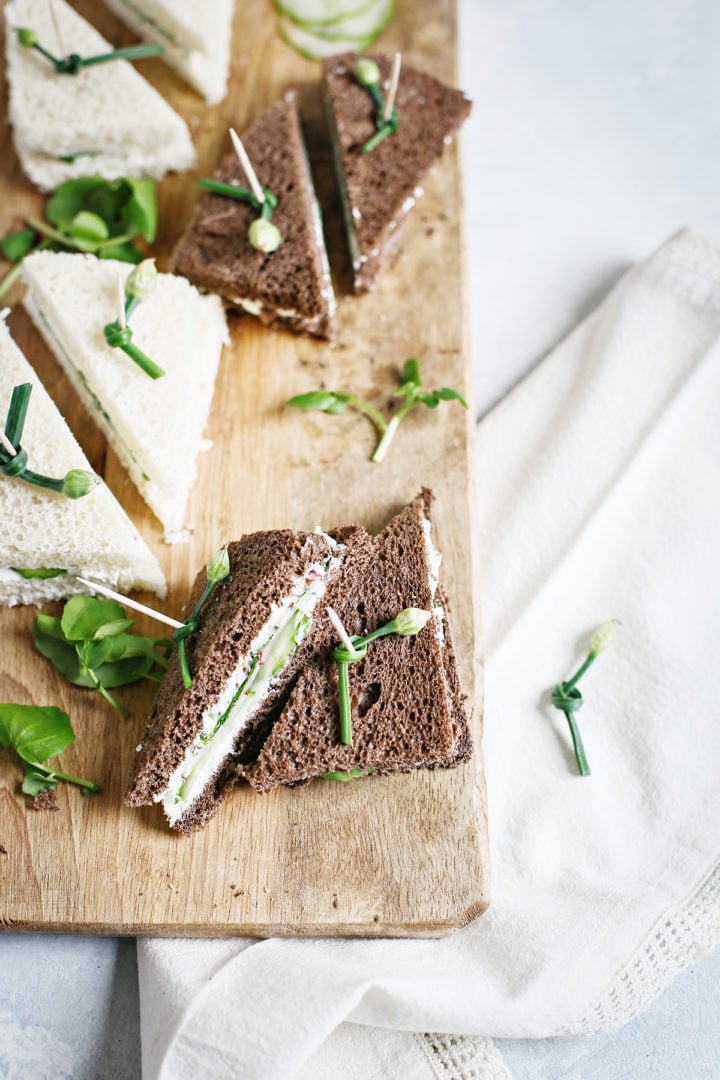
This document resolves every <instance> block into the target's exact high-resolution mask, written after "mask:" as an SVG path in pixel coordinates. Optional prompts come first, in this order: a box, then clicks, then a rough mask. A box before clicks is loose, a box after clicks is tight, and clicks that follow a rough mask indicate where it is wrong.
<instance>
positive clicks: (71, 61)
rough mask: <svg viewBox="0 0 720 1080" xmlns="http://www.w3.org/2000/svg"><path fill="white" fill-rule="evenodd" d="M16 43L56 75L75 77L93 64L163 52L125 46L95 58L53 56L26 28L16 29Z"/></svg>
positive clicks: (159, 47)
mask: <svg viewBox="0 0 720 1080" xmlns="http://www.w3.org/2000/svg"><path fill="white" fill-rule="evenodd" d="M16 33H17V36H18V41H19V42H20V44H21V45H23V46H24V47H25V48H26V49H35V51H36V52H38V53H40V55H41V56H44V57H45V59H46V60H49V61H50V63H51V64H52V65H53V66H54V68H55V71H56V73H57V74H58V75H77V74H78V73H79V72H80V71H82V69H83V68H86V67H92V66H94V65H95V64H106V63H108V61H110V60H145V59H147V58H148V57H150V56H162V54H163V53H164V52H165V47H164V46H163V45H127V46H124V47H123V48H121V49H113V50H112V52H107V53H98V54H97V56H78V54H77V53H70V54H69V55H68V56H62V57H58V56H53V54H52V53H51V52H48V50H47V49H45V48H44V47H43V46H42V45H41V44H40V42H39V41H38V37H37V34H36V33H35V31H34V30H28V29H27V27H24V26H21V27H18V29H17V31H16Z"/></svg>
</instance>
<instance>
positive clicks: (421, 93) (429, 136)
mask: <svg viewBox="0 0 720 1080" xmlns="http://www.w3.org/2000/svg"><path fill="white" fill-rule="evenodd" d="M368 59H370V60H372V61H374V62H375V63H376V64H377V65H378V67H379V69H380V84H379V85H380V88H381V92H382V93H383V95H384V94H385V93H386V87H387V82H388V78H389V75H390V68H391V60H390V58H389V57H387V56H372V57H369V58H368ZM357 60H358V56H357V54H356V53H344V54H342V55H340V56H333V57H331V58H330V59H328V60H326V61H325V62H324V81H323V89H324V94H325V103H326V108H327V114H328V123H329V125H330V134H331V138H332V142H333V151H334V157H335V166H336V170H337V174H338V183H339V185H340V191H341V195H342V200H343V209H344V215H345V227H346V230H347V235H348V242H349V245H350V254H351V257H352V266H353V286H354V291H355V292H356V293H362V292H368V291H369V290H370V289H372V288H373V287H374V285H375V283H376V281H377V277H378V275H379V273H380V271H381V269H382V266H383V264H384V262H385V260H386V258H387V256H388V253H389V251H390V250H391V249H392V247H393V245H394V243H395V242H396V241H397V238H398V234H399V231H400V226H401V225H402V223H403V221H404V219H405V217H406V216H407V214H408V213H409V211H410V210H411V209H412V207H413V206H414V205H415V203H416V202H417V200H418V199H419V198H420V196H421V195H422V194H423V190H422V186H421V185H422V183H423V179H424V177H425V175H426V173H427V172H428V171H429V169H430V168H431V166H432V165H434V164H435V163H436V162H437V161H438V160H439V159H440V158H441V156H442V153H443V150H444V148H445V146H446V145H447V144H448V143H449V142H450V141H451V138H452V136H453V134H454V133H455V131H456V130H457V129H458V128H459V127H460V125H461V124H462V122H463V120H465V119H466V117H467V116H468V114H469V113H470V109H471V107H472V103H471V102H470V101H469V100H468V98H466V97H465V95H464V94H463V93H462V91H460V90H454V89H452V88H451V87H449V86H445V85H444V84H443V83H441V82H439V81H438V80H437V79H434V78H433V77H432V76H431V75H426V74H424V73H423V72H421V71H416V70H415V69H414V68H410V67H407V66H406V65H405V64H403V66H402V70H401V73H400V80H399V83H398V90H397V97H396V110H397V115H398V129H397V131H396V132H395V134H394V135H390V136H388V137H387V138H385V139H383V141H382V142H381V143H380V144H379V145H378V146H376V147H375V149H373V150H371V151H370V152H369V153H364V152H363V146H364V145H365V143H366V142H367V140H368V139H369V138H370V137H371V136H372V135H373V134H374V133H375V131H376V124H375V118H376V115H377V107H376V105H375V103H374V101H373V99H372V97H371V96H370V93H369V92H368V90H367V88H365V87H363V86H361V85H360V83H359V82H358V80H357V78H356V77H355V64H356V62H357Z"/></svg>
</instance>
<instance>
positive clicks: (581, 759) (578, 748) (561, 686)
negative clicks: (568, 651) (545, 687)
mask: <svg viewBox="0 0 720 1080" xmlns="http://www.w3.org/2000/svg"><path fill="white" fill-rule="evenodd" d="M616 626H617V623H616V621H615V619H608V620H607V621H606V622H604V623H602V624H601V625H600V626H599V627H598V628H597V630H596V631H595V633H594V634H593V636H592V639H591V641H590V651H589V652H588V654H587V656H586V657H585V659H584V660H583V662H582V664H581V665H580V667H579V668H578V669H577V671H576V672H575V674H574V675H573V676H572V678H571V679H568V680H567V681H566V682H561V683H558V684H557V685H556V686H555V687H553V691H552V696H551V701H552V703H553V705H554V706H555V708H556V709H559V710H560V711H561V712H562V713H564V715H565V719H566V720H567V722H568V726H569V728H570V735H571V737H572V743H573V749H574V751H575V760H576V761H577V765H578V769H579V771H580V775H581V776H590V766H589V764H588V760H587V756H586V754H585V747H584V746H583V741H582V737H581V735H580V730H579V728H578V726H577V723H576V721H575V713H576V712H577V710H578V709H579V708H580V707H581V706H582V704H583V696H582V694H581V693H580V691H579V690H578V688H577V684H578V682H579V681H580V679H581V678H582V677H583V675H584V674H585V672H586V671H587V670H588V668H589V667H590V666H591V664H594V663H595V660H596V659H597V657H598V656H599V654H600V653H601V652H603V650H604V649H607V648H608V646H609V645H610V644H611V642H612V640H613V637H614V636H615V628H616Z"/></svg>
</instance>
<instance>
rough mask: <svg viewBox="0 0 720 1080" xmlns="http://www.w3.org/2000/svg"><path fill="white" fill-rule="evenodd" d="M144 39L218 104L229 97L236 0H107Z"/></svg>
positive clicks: (208, 99)
mask: <svg viewBox="0 0 720 1080" xmlns="http://www.w3.org/2000/svg"><path fill="white" fill-rule="evenodd" d="M105 3H106V4H107V6H108V7H109V8H110V9H111V10H112V11H114V12H115V14H116V15H118V16H119V17H120V18H121V19H122V20H123V22H126V23H127V24H128V26H131V27H132V28H133V30H137V32H138V34H141V35H142V37H143V38H144V40H145V41H152V42H157V44H158V45H163V46H164V48H165V52H164V53H163V57H162V58H163V60H164V61H165V62H166V63H167V64H169V66H170V67H171V68H174V70H175V71H177V73H178V74H179V75H180V76H181V78H183V79H185V81H186V82H188V83H190V86H192V87H193V88H194V89H195V90H197V91H198V92H199V93H200V94H202V95H203V97H204V98H205V100H206V101H207V103H208V105H217V103H218V102H219V101H222V99H223V98H224V97H225V95H226V93H227V81H228V73H229V70H230V40H231V37H232V17H233V8H234V6H235V5H234V0H203V3H198V2H197V0H165V2H163V0H105Z"/></svg>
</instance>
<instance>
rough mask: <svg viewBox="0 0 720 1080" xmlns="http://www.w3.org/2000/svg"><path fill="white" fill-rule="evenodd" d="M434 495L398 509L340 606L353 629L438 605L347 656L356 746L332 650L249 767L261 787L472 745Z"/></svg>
mask: <svg viewBox="0 0 720 1080" xmlns="http://www.w3.org/2000/svg"><path fill="white" fill-rule="evenodd" d="M431 499H432V496H431V494H430V492H429V491H427V490H424V491H423V492H421V494H420V495H419V496H418V497H417V498H416V499H415V501H414V502H413V503H411V505H410V506H408V507H406V508H405V509H404V510H403V511H402V512H401V513H399V514H398V515H397V516H396V517H395V518H393V520H392V521H391V522H390V524H389V525H388V526H387V527H386V528H385V529H384V530H383V532H382V533H380V535H379V536H378V537H377V538H376V540H375V544H374V552H373V556H372V559H371V561H370V563H369V564H368V567H367V569H366V571H365V573H364V574H363V575H362V577H361V578H359V579H356V580H355V581H354V586H353V588H352V589H351V590H349V591H347V592H346V593H345V595H344V597H343V599H342V601H341V603H339V604H338V607H337V611H338V614H339V615H340V618H341V620H342V622H343V624H344V626H345V628H346V629H347V630H348V632H349V633H350V634H351V635H354V634H355V635H363V634H366V633H368V632H370V631H372V630H374V629H376V628H377V627H379V626H382V625H384V624H385V623H387V622H389V621H390V620H392V619H394V618H395V616H396V615H397V614H398V613H399V612H400V611H401V610H402V609H403V608H407V607H417V608H423V609H425V610H427V611H431V612H432V618H431V620H430V621H429V622H428V623H427V625H426V626H425V627H424V628H423V629H422V630H421V631H420V633H419V634H417V635H416V636H415V637H398V636H396V635H392V636H389V637H384V638H381V639H378V640H376V641H374V642H372V643H371V644H370V645H369V646H368V649H367V654H366V656H365V659H364V660H361V661H358V662H356V663H354V664H351V665H350V697H351V708H352V726H353V740H352V745H350V746H344V745H342V743H341V742H340V726H339V703H338V689H337V687H338V679H337V664H336V663H335V662H334V661H333V660H332V659H330V658H328V657H327V656H326V657H324V658H321V657H318V658H316V659H315V661H314V663H313V664H311V665H308V666H306V667H305V669H304V670H303V672H302V674H301V675H300V677H299V679H298V681H297V683H296V684H295V687H294V689H293V691H292V693H291V695H290V698H289V700H288V703H287V705H286V706H285V708H284V710H283V712H282V714H281V715H280V716H279V718H278V719H277V720H276V722H275V724H274V725H273V727H272V730H271V732H270V735H269V736H268V738H267V741H266V742H265V744H264V746H263V748H262V751H261V752H260V754H259V756H258V759H257V761H256V762H255V763H254V764H252V765H249V766H245V767H244V768H243V769H242V773H243V775H244V776H245V778H246V779H247V780H248V781H249V782H250V784H252V786H253V787H254V788H255V789H256V790H257V791H260V792H265V791H269V790H270V789H272V788H274V787H277V786H278V785H280V784H297V783H301V782H303V781H306V780H309V779H312V778H313V777H317V776H321V775H322V774H324V773H330V772H335V771H341V772H345V771H347V770H350V769H360V770H362V771H363V772H377V773H389V772H395V771H407V770H410V769H415V768H418V767H420V766H435V765H456V764H459V763H460V762H461V761H463V760H465V759H466V758H467V757H469V755H470V753H471V752H472V740H471V738H470V732H469V727H468V722H467V717H466V714H465V707H464V695H463V693H462V691H461V689H460V684H459V681H458V678H457V672H456V668H455V657H454V654H453V650H452V642H451V639H450V633H449V628H448V625H447V617H446V610H445V605H446V601H445V598H444V596H443V594H442V593H441V592H440V590H439V582H438V573H437V572H438V567H439V562H440V557H439V555H438V553H437V552H436V550H435V548H434V546H433V543H432V539H431V534H430V504H431ZM336 643H337V642H335V644H336Z"/></svg>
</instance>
